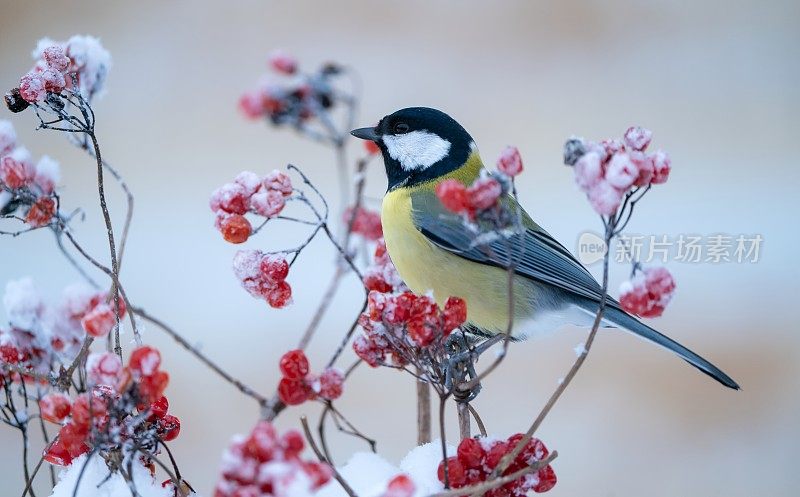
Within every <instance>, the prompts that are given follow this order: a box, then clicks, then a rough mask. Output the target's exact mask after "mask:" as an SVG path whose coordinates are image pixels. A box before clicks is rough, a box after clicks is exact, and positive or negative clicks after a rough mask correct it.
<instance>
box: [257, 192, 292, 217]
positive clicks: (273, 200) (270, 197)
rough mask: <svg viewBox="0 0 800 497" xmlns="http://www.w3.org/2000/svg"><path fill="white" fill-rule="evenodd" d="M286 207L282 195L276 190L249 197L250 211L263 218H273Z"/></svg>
mask: <svg viewBox="0 0 800 497" xmlns="http://www.w3.org/2000/svg"><path fill="white" fill-rule="evenodd" d="M284 207H286V200H285V198H284V196H283V194H282V193H281V192H279V191H277V190H261V191H260V192H256V193H255V194H253V196H252V197H250V209H252V210H253V211H255V212H256V213H257V214H259V215H261V216H264V217H270V218H272V217H275V216H277V215H278V214H280V213H281V211H283V208H284Z"/></svg>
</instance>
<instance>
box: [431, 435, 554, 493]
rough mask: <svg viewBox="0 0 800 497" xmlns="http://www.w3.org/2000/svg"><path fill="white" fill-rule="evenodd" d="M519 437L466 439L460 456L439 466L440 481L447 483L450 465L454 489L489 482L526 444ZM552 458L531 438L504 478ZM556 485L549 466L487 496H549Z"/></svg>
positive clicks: (505, 472)
mask: <svg viewBox="0 0 800 497" xmlns="http://www.w3.org/2000/svg"><path fill="white" fill-rule="evenodd" d="M522 438H523V434H522V433H517V434H516V435H512V436H510V437H509V438H508V439H507V440H491V439H488V438H466V439H464V440H462V441H461V443H460V444H459V445H458V452H457V455H456V456H454V457H449V458H447V459H446V460H445V461H442V462H441V463H439V469H438V471H437V475H438V477H439V481H441V482H444V481H445V474H444V473H445V471H444V466H445V464H446V465H447V479H448V481H449V483H450V487H451V488H462V487H467V486H471V485H477V484H480V483H481V482H484V481H486V480H487V478H488V477H489V476H490V475H491V474H492V472H493V471H494V469H495V468H496V467H497V465H498V464H499V463H500V460H501V459H502V458H503V457H504V456H505V455H506V454H508V453H510V452H511V451H512V450H514V448H515V447H516V446H517V444H518V443H519V442H520V440H522ZM548 454H549V451H548V450H547V447H545V445H544V444H543V443H542V441H541V440H539V439H537V438H531V439H530V440H529V441H528V442H527V443H526V444H525V447H524V448H523V449H522V451H520V453H519V454H518V455H517V457H516V458H515V459H514V461H513V462H512V463H511V464H510V465H509V466H508V468H506V469H505V471H503V474H502V476H506V475H510V474H512V473H515V472H517V471H519V470H521V469H524V468H527V467H529V466H531V465H533V464H535V463H537V462H539V461H541V460H542V459H545V458H546V457H547V456H548ZM555 485H556V474H555V471H553V468H552V467H551V466H550V465H549V464H548V465H547V466H545V467H543V468H541V469H540V470H538V471H536V472H530V473H526V474H525V475H523V476H521V477H519V478H518V479H516V480H514V481H512V482H509V483H506V484H505V485H503V486H501V487H497V488H494V489H492V490H489V491H488V492H486V494H485V495H486V496H487V497H522V496H524V495H527V493H528V492H530V491H534V492H536V493H542V492H547V491H548V490H550V489H552V488H553V487H554V486H555Z"/></svg>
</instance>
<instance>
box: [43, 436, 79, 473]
mask: <svg viewBox="0 0 800 497" xmlns="http://www.w3.org/2000/svg"><path fill="white" fill-rule="evenodd" d="M44 460H45V461H47V462H49V463H50V464H54V465H56V466H69V465H70V464H72V456H71V455H69V451H68V450H67V448H66V447H65V446H64V442H62V441H61V438H58V439H56V440H55V441H53V443H51V444H50V445H49V446H48V447H47V449H46V450H45V452H44Z"/></svg>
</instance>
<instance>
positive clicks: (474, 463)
mask: <svg viewBox="0 0 800 497" xmlns="http://www.w3.org/2000/svg"><path fill="white" fill-rule="evenodd" d="M485 457H486V451H485V450H484V449H483V446H482V445H481V443H480V442H479V441H478V440H476V439H474V438H465V439H464V440H462V441H461V443H460V444H458V460H459V461H461V464H463V465H464V467H465V468H468V469H472V468H479V467H481V466H482V465H483V460H484V458H485Z"/></svg>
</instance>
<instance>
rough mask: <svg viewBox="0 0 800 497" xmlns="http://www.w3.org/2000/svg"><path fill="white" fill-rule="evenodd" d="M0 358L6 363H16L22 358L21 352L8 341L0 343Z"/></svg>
mask: <svg viewBox="0 0 800 497" xmlns="http://www.w3.org/2000/svg"><path fill="white" fill-rule="evenodd" d="M0 360H2V361H3V362H5V363H7V364H17V363H19V362H20V361H21V360H22V353H21V352H20V351H19V349H18V348H16V347H14V346H13V345H11V344H10V343H4V344H2V345H0Z"/></svg>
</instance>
